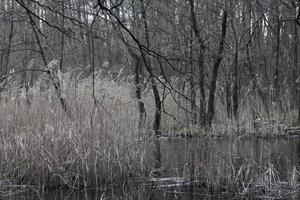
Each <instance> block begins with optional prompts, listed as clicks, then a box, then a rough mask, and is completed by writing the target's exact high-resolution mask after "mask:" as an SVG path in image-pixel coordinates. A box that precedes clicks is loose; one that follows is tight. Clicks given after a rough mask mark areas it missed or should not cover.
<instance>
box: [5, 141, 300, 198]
mask: <svg viewBox="0 0 300 200" xmlns="http://www.w3.org/2000/svg"><path fill="white" fill-rule="evenodd" d="M147 148H149V151H148V154H147V158H145V159H147V160H148V162H147V165H146V166H145V168H147V169H149V171H151V172H150V173H149V174H150V176H151V177H150V178H152V179H150V180H148V181H145V179H143V180H141V181H139V182H136V180H132V182H129V183H128V185H129V186H127V187H126V189H124V188H123V187H119V188H117V189H114V192H113V193H112V192H111V191H108V190H101V192H100V191H99V192H97V193H95V192H94V193H93V192H88V194H87V195H86V196H85V195H84V194H82V193H80V192H78V193H74V192H70V191H65V190H55V191H54V192H53V191H52V192H48V193H47V195H46V196H44V197H41V196H40V197H38V195H36V194H35V195H33V196H32V195H31V196H28V195H27V196H25V195H21V196H17V197H14V198H12V197H10V198H2V199H15V200H27V199H49V200H56V199H66V200H69V199H70V200H71V199H75V200H77V199H78V200H79V199H87V200H96V199H106V198H107V199H141V200H143V199H153V200H154V199H167V200H173V199H182V200H195V199H232V198H236V199H241V198H244V199H247V198H252V199H253V198H257V197H258V196H260V197H261V198H262V197H265V198H267V195H270V194H274V195H275V196H276V197H278V195H279V193H278V194H277V193H276V191H277V192H278V189H277V190H272V189H276V187H275V184H277V183H278V184H279V183H284V182H288V181H290V177H291V176H292V173H293V169H295V167H296V169H297V170H299V169H300V139H258V138H248V139H238V138H228V139H224V138H222V139H197V140H185V139H167V138H166V139H160V140H155V141H154V142H153V144H152V145H150V146H149V147H147ZM150 152H151V153H150ZM153 152H154V154H153ZM154 172H157V173H154ZM149 174H146V176H147V175H148V176H149ZM296 181H297V184H298V187H299V179H297V178H296ZM254 186H255V189H256V190H250V188H251V187H254ZM228 191H230V193H229V192H228ZM257 192H259V194H258V193H257ZM280 192H281V193H282V194H284V192H285V191H280ZM262 194H263V195H265V196H262ZM286 198H287V199H298V198H299V196H297V194H295V193H294V194H293V193H291V194H290V195H289V196H286ZM268 199H270V197H268Z"/></svg>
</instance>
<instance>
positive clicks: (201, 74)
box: [189, 0, 206, 127]
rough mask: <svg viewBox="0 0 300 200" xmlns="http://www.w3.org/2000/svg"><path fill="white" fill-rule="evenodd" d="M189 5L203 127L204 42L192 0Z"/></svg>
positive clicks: (204, 105)
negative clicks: (196, 58) (194, 40)
mask: <svg viewBox="0 0 300 200" xmlns="http://www.w3.org/2000/svg"><path fill="white" fill-rule="evenodd" d="M189 3H190V12H191V20H192V28H193V30H194V33H195V36H196V38H197V42H198V46H199V53H198V63H199V88H200V118H199V119H200V125H201V126H203V127H204V126H205V124H206V111H205V110H206V97H205V96H206V95H205V88H204V78H205V75H204V52H205V45H204V40H203V38H202V37H201V35H200V29H199V25H198V23H197V19H196V14H195V6H194V0H189Z"/></svg>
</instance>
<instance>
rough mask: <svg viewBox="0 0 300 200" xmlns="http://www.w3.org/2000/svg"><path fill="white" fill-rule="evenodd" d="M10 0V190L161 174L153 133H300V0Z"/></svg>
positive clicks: (0, 133) (5, 82)
mask: <svg viewBox="0 0 300 200" xmlns="http://www.w3.org/2000/svg"><path fill="white" fill-rule="evenodd" d="M0 2H1V3H0V111H1V114H0V138H1V142H0V152H1V153H0V160H1V162H0V171H1V174H0V188H1V177H2V178H8V179H13V180H17V182H18V183H24V182H26V183H30V184H37V185H42V186H45V185H57V183H58V182H59V183H61V184H64V185H67V186H68V187H69V188H75V187H76V188H77V187H78V188H80V187H81V186H82V185H83V186H85V187H86V186H87V185H96V188H98V187H100V186H99V185H101V184H103V180H105V181H106V183H108V182H109V183H111V184H113V183H115V182H117V181H116V180H118V181H119V180H122V181H123V180H124V177H128V176H132V174H140V173H145V171H146V172H149V171H147V170H149V169H146V168H143V167H142V166H143V165H142V163H143V162H144V156H145V155H146V154H147V153H145V152H147V150H146V149H145V146H147V145H148V144H149V143H150V142H149V140H150V138H151V137H152V136H156V137H157V138H159V137H160V136H167V137H171V136H173V135H175V136H176V135H180V136H182V135H189V136H191V137H202V136H211V135H212V136H213V135H218V136H219V137H221V136H223V135H250V134H255V135H264V136H265V135H278V134H282V133H284V130H286V129H287V128H289V127H291V126H293V127H295V126H297V125H298V124H300V65H299V56H300V52H299V51H300V50H299V40H300V39H299V33H298V32H299V29H300V1H297V0H243V1H242V0H1V1H0ZM145 138H146V139H145ZM152 139H153V138H152ZM155 149H156V153H155V159H156V160H157V161H155V162H154V163H155V168H156V169H157V168H160V167H161V165H160V162H161V158H160V156H159V153H160V146H159V144H158V143H157V142H156V143H155ZM158 152H159V153H158ZM100 158H101V159H102V160H101V159H100ZM104 158H106V159H104ZM103 159H104V160H103ZM295 173H296V172H295ZM107 174H109V177H106V176H105V175H107ZM224 174H226V173H224ZM33 177H37V178H33ZM105 181H104V182H105Z"/></svg>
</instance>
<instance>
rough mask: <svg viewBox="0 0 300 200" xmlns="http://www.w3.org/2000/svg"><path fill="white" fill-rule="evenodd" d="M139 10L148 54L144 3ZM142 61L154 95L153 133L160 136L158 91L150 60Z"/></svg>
mask: <svg viewBox="0 0 300 200" xmlns="http://www.w3.org/2000/svg"><path fill="white" fill-rule="evenodd" d="M141 10H142V17H143V20H144V29H145V36H146V47H147V53H148V54H149V52H148V51H149V49H150V37H149V30H148V22H147V16H146V10H145V5H144V1H143V0H142V1H141ZM143 60H144V63H145V66H146V68H147V71H148V73H149V75H150V81H151V87H152V92H153V95H154V102H155V117H154V123H153V130H154V131H155V134H156V135H157V136H158V135H160V133H161V131H160V126H161V109H162V105H161V99H160V95H159V91H158V87H157V84H156V81H155V79H154V73H153V67H152V63H151V59H150V58H149V59H147V57H146V56H143Z"/></svg>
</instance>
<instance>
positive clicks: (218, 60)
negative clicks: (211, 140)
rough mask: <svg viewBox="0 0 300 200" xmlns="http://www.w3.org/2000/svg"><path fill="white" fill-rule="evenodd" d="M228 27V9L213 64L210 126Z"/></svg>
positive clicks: (209, 114) (209, 101)
mask: <svg viewBox="0 0 300 200" xmlns="http://www.w3.org/2000/svg"><path fill="white" fill-rule="evenodd" d="M226 28H227V11H224V14H223V21H222V34H221V39H220V44H219V51H218V55H217V58H216V60H215V62H214V65H213V71H212V76H211V82H210V90H209V99H208V110H207V125H208V127H211V123H212V120H213V118H214V112H215V106H214V105H215V90H216V83H217V77H218V70H219V66H220V64H221V61H222V58H223V55H222V54H223V52H224V43H225V38H226Z"/></svg>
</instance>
